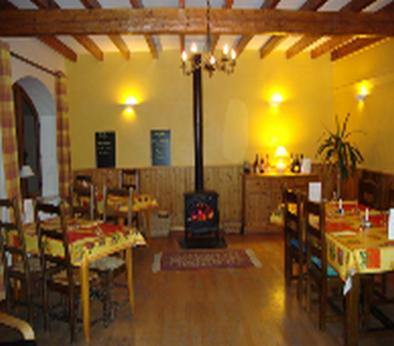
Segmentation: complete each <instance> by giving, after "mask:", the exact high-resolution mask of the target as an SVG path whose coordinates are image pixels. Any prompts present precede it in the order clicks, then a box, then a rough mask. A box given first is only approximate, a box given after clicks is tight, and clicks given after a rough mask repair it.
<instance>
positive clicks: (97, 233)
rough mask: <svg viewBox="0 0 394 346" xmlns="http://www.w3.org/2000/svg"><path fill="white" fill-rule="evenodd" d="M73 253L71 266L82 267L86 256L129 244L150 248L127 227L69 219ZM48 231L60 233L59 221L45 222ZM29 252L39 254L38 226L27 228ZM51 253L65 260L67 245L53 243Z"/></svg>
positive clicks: (49, 249) (141, 237) (71, 251)
mask: <svg viewBox="0 0 394 346" xmlns="http://www.w3.org/2000/svg"><path fill="white" fill-rule="evenodd" d="M67 224H68V235H69V251H70V256H71V262H72V264H73V265H75V266H79V265H80V264H81V261H82V259H83V257H84V256H86V257H93V258H96V257H101V256H100V255H101V254H105V253H107V252H108V250H110V249H111V247H116V246H122V245H124V244H127V243H129V244H130V246H137V245H146V242H145V239H144V237H143V236H142V235H141V233H139V232H137V231H136V230H135V229H130V228H127V227H125V226H118V225H110V224H103V223H102V222H101V221H89V220H82V219H69V220H68V222H67ZM44 227H45V228H47V229H58V228H59V220H58V219H50V220H47V221H45V223H44ZM25 241H26V249H27V251H28V252H31V253H38V241H37V235H36V230H35V226H34V225H27V226H26V228H25ZM46 248H47V251H49V252H50V253H52V254H53V255H55V256H56V255H58V256H63V245H62V244H61V242H60V241H56V240H51V241H50V242H48V243H47V244H46Z"/></svg>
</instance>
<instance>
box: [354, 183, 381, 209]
mask: <svg viewBox="0 0 394 346" xmlns="http://www.w3.org/2000/svg"><path fill="white" fill-rule="evenodd" d="M378 192H379V191H378V184H377V183H376V182H375V181H373V180H371V179H361V180H360V183H359V187H358V202H359V203H360V204H363V205H365V206H367V207H370V208H377V207H378V205H377V204H378Z"/></svg>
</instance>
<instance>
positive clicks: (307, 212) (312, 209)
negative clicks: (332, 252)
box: [303, 201, 327, 276]
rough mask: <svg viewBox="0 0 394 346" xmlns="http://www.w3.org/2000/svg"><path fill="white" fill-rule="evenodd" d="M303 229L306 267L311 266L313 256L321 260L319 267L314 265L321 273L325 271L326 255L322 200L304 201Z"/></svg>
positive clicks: (324, 215)
mask: <svg viewBox="0 0 394 346" xmlns="http://www.w3.org/2000/svg"><path fill="white" fill-rule="evenodd" d="M303 219H304V230H305V246H306V262H307V266H308V268H310V267H311V266H313V264H314V263H313V262H312V257H313V256H315V257H317V258H318V260H319V261H320V262H321V266H320V268H318V267H316V269H317V270H319V271H320V273H321V274H324V276H325V273H326V272H327V255H326V238H325V228H326V220H325V219H326V211H325V204H324V203H323V202H321V203H316V202H311V201H306V202H305V203H304V218H303Z"/></svg>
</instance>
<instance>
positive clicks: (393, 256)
mask: <svg viewBox="0 0 394 346" xmlns="http://www.w3.org/2000/svg"><path fill="white" fill-rule="evenodd" d="M290 208H291V209H294V212H295V205H293V206H292V205H290ZM343 208H344V214H339V213H338V204H337V203H332V202H330V203H327V204H326V241H327V256H328V263H329V264H330V265H331V266H332V267H334V268H335V269H336V270H337V272H338V273H339V275H340V277H341V278H342V279H343V280H346V278H347V277H348V276H349V275H352V274H353V273H379V272H385V271H391V270H394V241H390V240H389V239H388V237H387V233H388V231H387V213H386V212H382V211H378V210H374V209H370V210H369V215H370V216H369V220H370V222H371V227H370V228H366V229H363V228H362V227H361V224H362V222H361V221H362V218H363V217H364V214H365V206H362V205H359V204H357V202H355V201H345V202H344V203H343ZM271 222H273V223H275V224H277V225H283V207H282V206H280V207H278V209H277V211H275V212H274V213H273V214H272V215H271Z"/></svg>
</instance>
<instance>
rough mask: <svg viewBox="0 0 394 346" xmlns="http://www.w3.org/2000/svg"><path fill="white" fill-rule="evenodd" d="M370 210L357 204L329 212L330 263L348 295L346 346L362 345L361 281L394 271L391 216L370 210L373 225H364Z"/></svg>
mask: <svg viewBox="0 0 394 346" xmlns="http://www.w3.org/2000/svg"><path fill="white" fill-rule="evenodd" d="M365 210H366V207H365V206H362V205H359V204H358V203H357V202H355V201H349V202H344V203H343V212H342V213H341V212H339V211H338V204H337V203H328V204H327V208H326V242H327V258H328V263H329V264H330V265H331V266H332V267H333V268H334V269H335V270H336V271H337V272H338V274H339V276H340V277H341V279H342V280H343V281H344V294H345V295H346V308H345V345H352V346H353V345H358V341H359V330H360V325H359V304H360V280H361V278H362V277H363V276H364V275H369V274H377V273H386V272H390V271H393V270H394V241H393V240H389V239H388V229H387V227H388V226H387V224H388V213H387V212H385V211H378V210H374V209H369V210H368V214H369V220H368V221H369V223H370V224H369V225H366V224H365V222H364V221H363V220H364V218H365Z"/></svg>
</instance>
